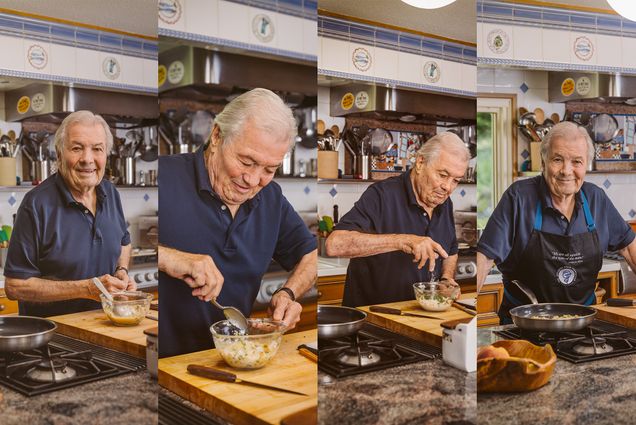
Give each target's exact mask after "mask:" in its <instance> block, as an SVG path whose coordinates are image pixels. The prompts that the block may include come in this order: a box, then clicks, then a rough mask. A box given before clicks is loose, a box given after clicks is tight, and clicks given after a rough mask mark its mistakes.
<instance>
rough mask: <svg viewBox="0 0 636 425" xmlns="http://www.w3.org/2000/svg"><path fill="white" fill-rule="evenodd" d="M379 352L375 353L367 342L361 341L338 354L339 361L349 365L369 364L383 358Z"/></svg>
mask: <svg viewBox="0 0 636 425" xmlns="http://www.w3.org/2000/svg"><path fill="white" fill-rule="evenodd" d="M381 359H382V358H381V357H380V355H379V354H377V353H375V352H374V351H373V350H372V349H371V348H370V347H369V346H368V344H366V343H360V344H359V345H357V346H354V347H351V348H348V349H346V350H345V351H343V352H342V353H340V354H339V355H338V358H337V360H338V362H340V363H342V364H343V365H347V366H368V365H371V364H374V363H377V362H379V361H380V360H381Z"/></svg>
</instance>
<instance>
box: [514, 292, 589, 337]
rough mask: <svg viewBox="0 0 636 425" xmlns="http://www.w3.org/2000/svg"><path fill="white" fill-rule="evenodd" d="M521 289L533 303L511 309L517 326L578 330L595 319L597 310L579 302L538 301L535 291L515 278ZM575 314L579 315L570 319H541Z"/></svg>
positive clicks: (550, 329)
mask: <svg viewBox="0 0 636 425" xmlns="http://www.w3.org/2000/svg"><path fill="white" fill-rule="evenodd" d="M512 283H514V284H515V285H516V286H517V287H518V288H519V289H520V290H521V291H523V292H524V293H525V294H526V295H527V296H528V298H529V299H530V300H531V301H532V304H527V305H522V306H519V307H515V308H513V309H511V310H510V317H512V321H513V322H514V324H515V325H517V327H519V328H521V329H526V330H529V331H539V332H570V331H578V330H580V329H583V328H585V327H587V326H589V325H590V324H591V323H592V322H593V321H594V316H596V310H595V309H593V308H592V307H586V306H582V305H578V304H567V303H541V304H538V303H537V297H536V296H535V295H534V292H532V290H531V289H530V288H528V287H527V286H526V285H524V284H523V283H521V282H519V281H518V280H513V281H512ZM565 314H569V315H575V316H577V317H574V318H569V319H566V318H564V319H545V318H544V319H541V318H539V317H541V316H544V317H545V316H561V315H565Z"/></svg>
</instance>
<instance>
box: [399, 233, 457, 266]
mask: <svg viewBox="0 0 636 425" xmlns="http://www.w3.org/2000/svg"><path fill="white" fill-rule="evenodd" d="M401 250H402V251H404V252H406V253H407V254H411V255H413V262H414V263H418V264H417V268H418V269H421V268H422V267H424V264H426V262H427V261H428V262H429V263H428V270H429V271H430V272H432V271H433V270H435V260H436V259H437V258H439V257H440V256H441V257H442V258H447V257H448V254H447V253H446V251H444V248H442V246H441V245H440V244H438V243H437V242H435V241H434V240H433V239H431V238H429V237H428V236H416V235H404V241H403V243H402V247H401Z"/></svg>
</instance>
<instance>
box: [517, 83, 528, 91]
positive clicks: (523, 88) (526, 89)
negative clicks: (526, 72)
mask: <svg viewBox="0 0 636 425" xmlns="http://www.w3.org/2000/svg"><path fill="white" fill-rule="evenodd" d="M519 89H520V90H521V91H522V92H524V93H525V92H527V91H528V89H529V87H528V85H527V84H526V83H523V84H521V86H519Z"/></svg>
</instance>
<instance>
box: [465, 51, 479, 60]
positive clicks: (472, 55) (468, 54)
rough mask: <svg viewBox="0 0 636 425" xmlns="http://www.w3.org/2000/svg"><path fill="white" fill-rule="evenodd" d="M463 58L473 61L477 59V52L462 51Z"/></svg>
mask: <svg viewBox="0 0 636 425" xmlns="http://www.w3.org/2000/svg"><path fill="white" fill-rule="evenodd" d="M464 57H465V58H471V59H475V58H477V50H476V49H464Z"/></svg>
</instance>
